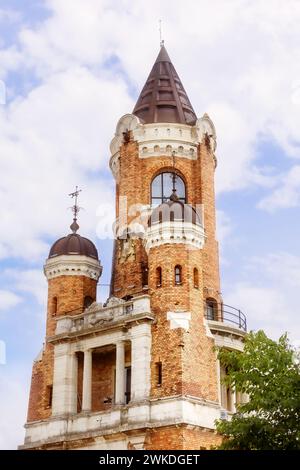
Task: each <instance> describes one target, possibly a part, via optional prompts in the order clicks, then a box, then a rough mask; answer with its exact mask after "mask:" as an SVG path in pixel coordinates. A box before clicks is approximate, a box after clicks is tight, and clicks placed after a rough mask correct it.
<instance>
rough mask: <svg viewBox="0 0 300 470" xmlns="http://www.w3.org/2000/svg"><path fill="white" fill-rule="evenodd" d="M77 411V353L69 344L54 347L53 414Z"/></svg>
mask: <svg viewBox="0 0 300 470" xmlns="http://www.w3.org/2000/svg"><path fill="white" fill-rule="evenodd" d="M67 413H77V355H76V353H74V352H72V351H71V350H70V345H69V344H58V345H56V346H55V349H54V372H53V400H52V414H53V415H62V414H67Z"/></svg>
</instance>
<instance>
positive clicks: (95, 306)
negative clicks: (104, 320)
mask: <svg viewBox="0 0 300 470" xmlns="http://www.w3.org/2000/svg"><path fill="white" fill-rule="evenodd" d="M101 308H102V304H101V303H98V302H93V303H92V304H91V305H90V306H89V307H87V308H86V309H85V311H84V313H95V312H98V311H99V310H100V309H101Z"/></svg>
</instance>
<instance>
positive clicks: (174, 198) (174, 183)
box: [170, 150, 178, 201]
mask: <svg viewBox="0 0 300 470" xmlns="http://www.w3.org/2000/svg"><path fill="white" fill-rule="evenodd" d="M175 153H176V152H175V150H173V152H172V160H173V175H172V182H173V188H172V194H171V196H170V200H171V201H178V196H177V192H176V177H177V175H176V170H175Z"/></svg>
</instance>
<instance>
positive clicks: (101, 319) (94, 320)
mask: <svg viewBox="0 0 300 470" xmlns="http://www.w3.org/2000/svg"><path fill="white" fill-rule="evenodd" d="M113 319H114V314H113V312H112V311H108V312H102V313H101V314H100V315H97V316H94V317H90V318H89V319H88V325H89V326H95V325H102V324H103V323H107V322H110V321H112V320H113Z"/></svg>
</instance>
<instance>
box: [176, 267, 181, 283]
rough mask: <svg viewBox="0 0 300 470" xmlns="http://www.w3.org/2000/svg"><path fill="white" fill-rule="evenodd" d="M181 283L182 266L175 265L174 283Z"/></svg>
mask: <svg viewBox="0 0 300 470" xmlns="http://www.w3.org/2000/svg"><path fill="white" fill-rule="evenodd" d="M181 284H182V268H181V266H179V264H178V265H177V266H175V285H176V286H180V285H181Z"/></svg>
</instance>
